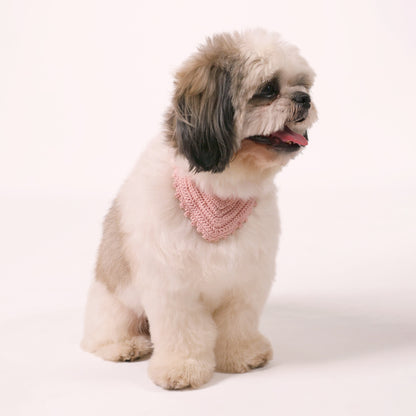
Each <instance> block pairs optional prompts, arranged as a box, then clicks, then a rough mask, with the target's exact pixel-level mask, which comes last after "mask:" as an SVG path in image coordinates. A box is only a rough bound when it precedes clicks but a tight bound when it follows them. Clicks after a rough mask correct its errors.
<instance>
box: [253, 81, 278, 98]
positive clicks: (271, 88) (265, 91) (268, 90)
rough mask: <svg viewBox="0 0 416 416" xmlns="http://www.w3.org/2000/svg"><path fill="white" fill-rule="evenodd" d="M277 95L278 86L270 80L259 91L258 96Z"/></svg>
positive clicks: (270, 96)
mask: <svg viewBox="0 0 416 416" xmlns="http://www.w3.org/2000/svg"><path fill="white" fill-rule="evenodd" d="M276 95H277V91H276V86H275V85H274V84H272V83H271V82H268V83H267V84H266V85H265V86H264V87H263V88H262V89H261V91H259V92H258V93H257V94H256V96H260V97H264V98H272V97H274V96H276Z"/></svg>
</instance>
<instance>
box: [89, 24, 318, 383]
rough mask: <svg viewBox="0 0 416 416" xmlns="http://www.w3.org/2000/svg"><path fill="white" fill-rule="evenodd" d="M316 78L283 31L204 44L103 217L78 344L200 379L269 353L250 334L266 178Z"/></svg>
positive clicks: (266, 230) (295, 129)
mask: <svg viewBox="0 0 416 416" xmlns="http://www.w3.org/2000/svg"><path fill="white" fill-rule="evenodd" d="M313 80H314V73H313V71H312V70H311V68H310V67H309V65H308V64H307V62H306V61H305V59H303V58H302V57H301V56H300V55H299V52H298V49H297V48H296V47H294V46H292V45H289V44H287V43H286V42H284V41H283V40H282V39H281V38H280V37H279V35H277V34H270V33H268V32H265V31H263V30H252V31H246V32H242V33H237V32H236V33H232V34H219V35H215V36H213V37H212V38H210V39H208V40H207V42H206V43H205V44H204V45H203V46H201V47H200V48H199V49H198V51H197V52H196V53H195V54H194V55H192V56H191V57H190V58H189V60H187V61H186V62H185V63H184V65H183V66H182V67H181V68H180V69H179V71H178V72H177V74H176V78H175V91H174V96H173V100H172V104H171V107H170V108H169V109H168V112H167V115H166V119H165V131H164V133H163V134H161V135H160V137H157V138H156V140H154V141H152V142H151V143H150V145H149V146H148V148H147V150H146V151H145V152H144V154H143V155H142V157H141V158H140V159H139V162H138V164H137V166H136V167H135V169H134V170H133V172H132V173H131V175H130V176H129V178H128V179H127V181H126V182H125V183H124V185H123V186H122V188H121V190H120V192H119V194H118V195H117V197H116V199H115V201H114V203H113V205H112V207H111V209H110V211H109V213H108V215H107V216H106V218H105V221H104V230H103V237H102V242H101V245H100V249H99V254H98V261H97V266H96V275H95V280H94V282H93V283H92V286H91V289H90V292H89V297H88V302H87V308H86V317H85V333H84V339H83V342H82V347H83V348H84V349H85V350H86V351H90V352H93V353H95V354H97V355H98V356H100V357H102V358H104V359H106V360H114V361H118V360H126V361H127V360H132V359H136V358H138V357H142V356H144V355H146V354H149V353H150V352H151V351H152V350H153V354H152V357H151V360H150V363H149V375H150V377H151V379H152V380H153V381H154V382H155V383H156V384H158V385H159V386H162V387H164V388H167V389H181V388H185V387H198V386H200V385H202V384H203V383H205V382H207V381H208V380H209V379H210V377H211V376H212V374H213V371H214V369H217V370H218V371H223V372H244V371H247V370H249V369H251V368H256V367H260V366H262V365H264V364H265V363H266V362H267V361H268V360H270V359H271V358H272V348H271V345H270V342H269V341H268V340H267V339H266V338H265V337H264V336H263V335H262V334H260V332H259V330H258V323H259V316H260V313H261V310H262V308H263V305H264V303H265V301H266V298H267V296H268V293H269V290H270V286H271V284H272V281H273V278H274V274H275V255H276V250H277V245H278V235H279V219H278V212H277V207H276V195H275V187H274V183H273V178H274V175H275V174H276V173H277V172H278V171H279V170H280V169H281V168H282V167H283V166H284V165H285V164H286V163H287V162H288V161H289V160H290V159H292V158H293V157H294V156H295V155H296V154H298V152H299V150H300V149H302V148H303V147H304V146H305V145H307V143H308V138H307V133H306V131H307V129H308V128H309V127H310V126H311V125H312V123H313V122H314V121H315V120H316V118H317V116H316V110H315V107H314V104H313V103H312V101H311V98H310V95H309V89H310V87H311V86H312V83H313Z"/></svg>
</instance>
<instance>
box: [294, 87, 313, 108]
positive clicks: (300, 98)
mask: <svg viewBox="0 0 416 416" xmlns="http://www.w3.org/2000/svg"><path fill="white" fill-rule="evenodd" d="M292 101H294V102H295V103H296V104H301V105H303V106H304V107H305V108H309V107H310V106H311V97H310V96H309V94H307V93H306V92H303V91H296V92H295V93H294V94H293V95H292Z"/></svg>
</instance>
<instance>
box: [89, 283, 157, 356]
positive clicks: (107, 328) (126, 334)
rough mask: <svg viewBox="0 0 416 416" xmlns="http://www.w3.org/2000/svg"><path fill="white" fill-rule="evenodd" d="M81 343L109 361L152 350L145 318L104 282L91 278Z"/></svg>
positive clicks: (143, 353) (140, 354)
mask: <svg viewBox="0 0 416 416" xmlns="http://www.w3.org/2000/svg"><path fill="white" fill-rule="evenodd" d="M81 347H82V348H83V349H84V350H85V351H88V352H92V353H94V354H96V355H98V356H99V357H101V358H104V359H105V360H110V361H130V360H134V359H137V358H140V357H143V356H145V355H147V354H149V353H150V352H151V351H152V344H151V342H150V336H149V327H148V323H147V318H146V316H145V315H144V313H143V314H141V315H138V314H137V313H136V312H134V311H132V310H131V309H129V308H128V307H127V306H125V305H123V304H122V303H121V302H120V301H119V300H118V299H117V298H116V297H115V296H114V295H113V294H112V293H110V292H109V290H108V289H107V288H106V287H105V286H104V284H102V283H101V282H97V281H94V282H93V284H92V286H91V289H90V292H89V297H88V302H87V308H86V313H85V325H84V338H83V340H82V343H81Z"/></svg>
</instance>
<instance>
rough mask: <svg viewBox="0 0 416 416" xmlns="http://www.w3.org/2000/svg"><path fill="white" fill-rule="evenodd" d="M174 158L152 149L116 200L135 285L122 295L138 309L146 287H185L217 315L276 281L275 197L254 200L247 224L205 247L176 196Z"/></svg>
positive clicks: (167, 151) (163, 147)
mask: <svg viewBox="0 0 416 416" xmlns="http://www.w3.org/2000/svg"><path fill="white" fill-rule="evenodd" d="M172 154H173V152H172V151H171V150H170V149H169V148H168V147H167V146H166V145H161V144H159V143H157V142H156V144H152V145H151V146H150V147H149V148H148V150H147V152H145V153H144V155H143V156H142V158H141V159H140V161H139V163H138V165H137V166H136V168H135V170H134V171H133V173H132V174H131V175H130V177H129V179H128V180H127V181H126V183H125V184H124V186H123V187H122V189H121V191H120V194H119V195H118V198H117V201H118V206H119V208H120V215H121V228H122V233H123V235H124V244H123V246H124V251H125V255H126V258H127V260H128V262H129V264H130V265H131V270H132V279H131V281H130V282H128V284H127V285H125V287H123V288H118V290H117V291H118V292H119V293H120V294H121V296H122V297H123V298H125V299H127V297H128V298H130V299H131V302H133V303H134V298H135V296H136V295H137V296H140V293H141V292H142V288H143V287H145V288H146V290H148V289H149V288H153V289H154V290H155V291H157V290H158V288H163V291H166V290H171V291H175V290H178V288H187V289H191V290H192V291H193V292H194V293H199V294H200V296H201V297H202V298H203V299H204V301H205V302H206V303H207V305H209V307H210V308H214V309H215V308H216V307H217V306H218V304H219V303H221V299H222V298H224V297H225V296H228V294H229V293H230V292H231V291H233V290H239V289H241V290H247V288H251V287H252V286H253V285H254V286H255V285H260V286H261V285H262V284H267V285H269V284H270V281H269V278H267V281H264V280H265V279H264V276H274V264H275V253H276V250H277V240H278V233H279V221H278V215H277V210H276V200H275V193H274V192H269V193H268V194H266V195H262V197H261V198H256V206H255V207H253V209H252V211H251V214H250V215H249V216H248V217H247V218H246V222H245V223H244V224H243V226H241V227H240V228H239V229H236V230H235V231H234V232H233V233H232V234H230V235H229V236H227V237H226V238H224V239H221V240H219V241H217V242H209V241H206V240H205V239H204V238H202V236H201V235H200V233H198V232H197V230H196V229H195V228H194V227H193V226H192V224H191V221H189V219H188V218H186V217H185V215H184V212H183V210H182V209H181V207H180V203H179V201H178V199H177V198H176V197H175V189H174V187H173V186H172V174H173V169H172V166H173V165H172ZM150 167H151V168H150ZM133 291H134V292H135V293H136V295H133V293H132V292H133ZM126 293H129V295H128V296H126ZM122 294H123V295H122ZM124 301H125V300H124ZM129 303H130V302H129Z"/></svg>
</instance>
